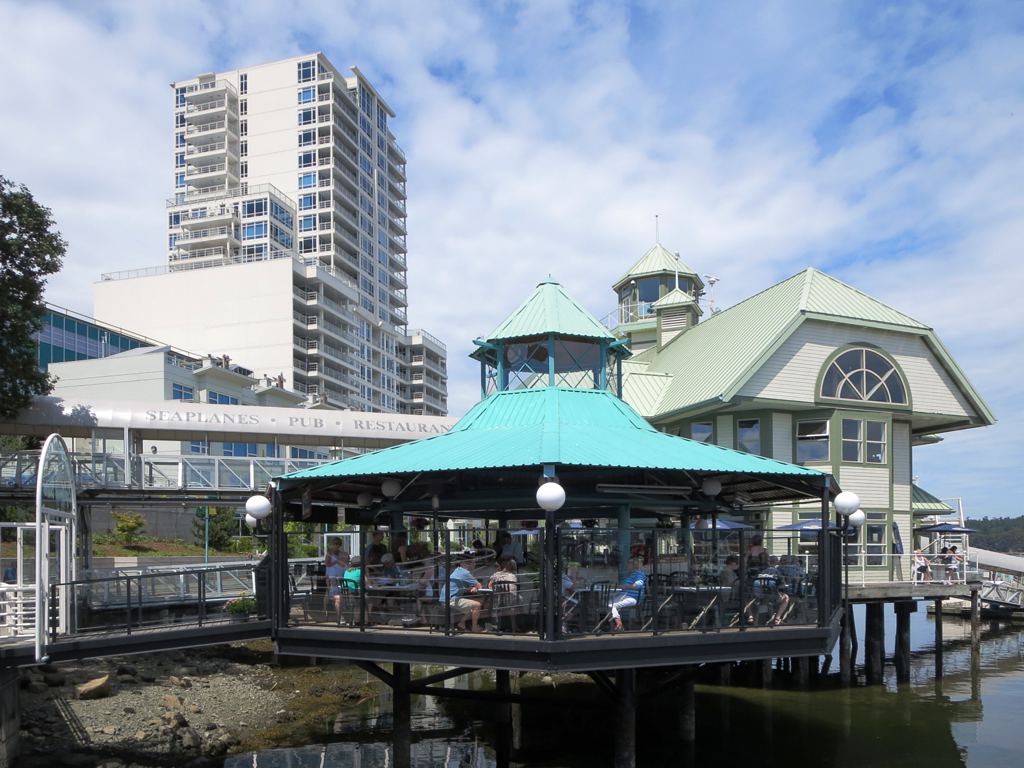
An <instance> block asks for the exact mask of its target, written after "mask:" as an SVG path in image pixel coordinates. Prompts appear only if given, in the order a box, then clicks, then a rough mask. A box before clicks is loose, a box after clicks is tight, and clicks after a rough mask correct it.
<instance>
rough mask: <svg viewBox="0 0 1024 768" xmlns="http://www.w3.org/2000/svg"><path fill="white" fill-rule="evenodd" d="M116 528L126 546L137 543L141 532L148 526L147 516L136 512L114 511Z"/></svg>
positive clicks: (118, 535)
mask: <svg viewBox="0 0 1024 768" xmlns="http://www.w3.org/2000/svg"><path fill="white" fill-rule="evenodd" d="M111 517H113V518H114V530H115V531H116V532H117V537H118V538H119V539H120V540H121V541H122V542H123V543H124V545H125V546H126V547H131V546H133V545H134V544H135V542H136V540H137V539H138V537H139V533H140V532H141V531H142V529H143V528H144V527H145V526H146V518H144V517H143V516H142V515H140V514H138V513H135V512H113V513H111Z"/></svg>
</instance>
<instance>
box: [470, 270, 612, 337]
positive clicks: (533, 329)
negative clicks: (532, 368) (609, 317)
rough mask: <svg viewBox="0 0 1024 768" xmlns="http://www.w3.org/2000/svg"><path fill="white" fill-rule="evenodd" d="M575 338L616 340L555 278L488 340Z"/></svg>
mask: <svg viewBox="0 0 1024 768" xmlns="http://www.w3.org/2000/svg"><path fill="white" fill-rule="evenodd" d="M549 333H557V334H559V335H560V336H575V337H580V338H588V339H608V340H614V339H615V337H614V336H612V334H611V333H609V332H608V329H607V328H605V327H604V326H603V325H601V323H600V322H598V320H597V318H595V317H594V316H593V315H592V314H590V312H588V311H587V310H586V309H584V308H583V307H582V306H581V305H580V304H579V303H578V302H577V301H576V300H575V299H574V298H572V297H571V296H570V295H569V294H568V293H566V292H565V289H564V288H563V287H562V286H561V284H560V283H558V282H557V281H556V280H553V279H552V278H550V277H549V278H548V279H547V280H544V281H543V282H541V283H540V284H539V285H538V286H537V287H536V289H534V291H533V293H531V294H530V296H529V297H528V298H527V299H526V301H524V302H523V303H522V304H520V305H519V308H518V309H516V310H515V311H514V312H513V313H512V314H511V315H509V316H508V317H507V318H506V319H505V321H504V322H502V323H501V325H499V326H498V327H497V328H495V329H494V330H493V331H491V333H490V335H488V336H487V339H486V340H487V341H489V342H495V341H503V340H506V339H521V338H524V337H529V336H545V335H547V334H549Z"/></svg>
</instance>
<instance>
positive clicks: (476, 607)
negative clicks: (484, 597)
mask: <svg viewBox="0 0 1024 768" xmlns="http://www.w3.org/2000/svg"><path fill="white" fill-rule="evenodd" d="M472 567H473V561H472V560H467V561H466V562H465V563H463V564H461V565H458V566H456V567H455V569H454V570H452V572H451V575H450V576H449V577H448V584H447V585H446V586H444V587H442V588H441V598H440V601H439V602H440V603H441V604H442V605H443V604H444V603H445V602H450V603H451V606H452V613H453V614H454V620H455V623H456V624H458V623H459V622H461V621H464V620H465V617H466V615H467V614H468V616H469V623H470V624H471V627H470V626H467V627H466V629H470V628H471V631H473V632H479V631H480V625H479V621H480V603H479V602H478V601H476V600H470V599H469V598H467V597H463V595H466V594H472V593H473V592H476V591H477V590H478V589H480V582H479V581H477V580H476V577H475V576H474V575H473V573H472V570H471V569H472Z"/></svg>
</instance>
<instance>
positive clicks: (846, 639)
mask: <svg viewBox="0 0 1024 768" xmlns="http://www.w3.org/2000/svg"><path fill="white" fill-rule="evenodd" d="M852 618H853V611H851V610H849V609H847V610H846V611H845V612H844V613H843V618H842V627H841V634H840V635H839V682H840V683H841V684H842V685H844V686H848V685H850V683H851V682H853V640H852V636H853V630H852V628H851V626H850V624H851V619H852Z"/></svg>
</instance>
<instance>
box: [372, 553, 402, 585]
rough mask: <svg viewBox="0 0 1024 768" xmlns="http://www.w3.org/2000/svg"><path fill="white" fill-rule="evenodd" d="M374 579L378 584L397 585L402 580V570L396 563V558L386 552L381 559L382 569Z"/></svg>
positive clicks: (379, 569)
mask: <svg viewBox="0 0 1024 768" xmlns="http://www.w3.org/2000/svg"><path fill="white" fill-rule="evenodd" d="M376 570H377V573H376V574H375V577H374V583H376V584H397V583H398V582H399V581H401V580H402V576H403V574H402V569H401V568H400V567H399V566H398V564H397V563H396V562H395V556H394V555H392V554H391V553H390V552H385V553H384V554H383V555H381V558H380V567H379V568H378V569H376Z"/></svg>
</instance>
